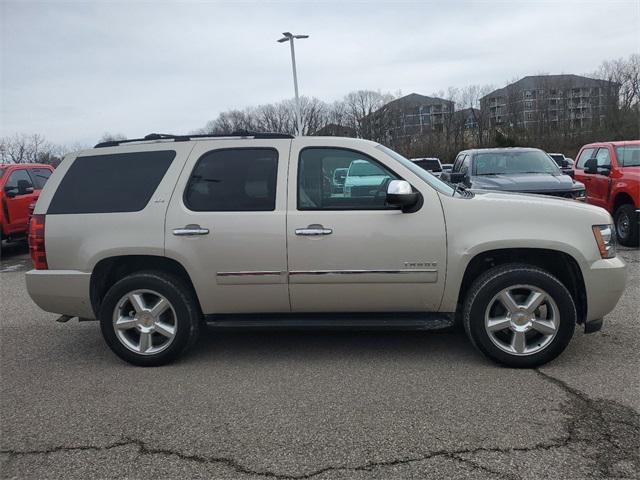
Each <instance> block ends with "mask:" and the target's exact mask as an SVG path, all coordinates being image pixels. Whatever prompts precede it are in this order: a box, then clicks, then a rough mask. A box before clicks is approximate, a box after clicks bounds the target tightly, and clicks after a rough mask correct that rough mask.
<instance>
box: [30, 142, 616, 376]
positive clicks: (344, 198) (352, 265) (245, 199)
mask: <svg viewBox="0 0 640 480" xmlns="http://www.w3.org/2000/svg"><path fill="white" fill-rule="evenodd" d="M354 165H357V166H358V171H361V172H364V173H362V174H361V175H360V176H359V177H358V179H357V182H356V181H354V182H351V183H350V184H349V185H348V187H349V188H346V187H345V188H343V189H336V188H335V185H333V183H334V181H333V179H335V178H336V175H338V174H340V173H341V172H344V171H345V170H344V169H350V168H351V169H354V168H355V167H354ZM338 169H341V171H340V172H338V173H337V174H336V173H335V172H336V170H338ZM34 213H35V214H34V216H33V218H32V221H31V223H32V224H31V233H30V240H31V249H32V256H33V259H34V265H35V269H34V270H31V271H30V272H28V273H27V286H28V290H29V293H30V295H31V297H32V298H33V299H34V301H35V302H36V303H37V304H38V305H39V306H40V307H42V308H43V309H44V310H47V311H49V312H56V313H59V314H62V317H61V318H60V320H61V321H64V320H68V319H69V318H70V317H76V316H77V317H80V318H86V319H94V318H97V319H99V320H100V324H101V328H102V333H103V335H104V338H105V340H106V341H107V343H108V345H109V346H110V347H111V349H112V350H113V351H114V352H115V353H116V354H117V355H119V356H120V357H122V358H123V359H125V360H127V361H128V362H131V363H134V364H137V365H160V364H164V363H167V362H169V361H171V360H173V359H175V358H176V357H178V356H179V355H180V354H182V353H183V352H184V351H185V349H186V348H187V347H188V346H190V345H192V344H193V343H194V341H195V340H196V338H197V336H198V332H199V331H200V329H201V327H202V325H203V324H204V322H205V321H206V322H207V323H210V324H213V325H216V326H218V327H225V326H236V327H237V326H261V327H267V326H288V325H296V326H298V327H299V326H310V327H317V326H323V327H327V326H329V327H354V326H359V327H367V328H369V327H372V328H375V327H391V328H417V329H430V328H442V327H446V326H450V325H452V324H453V323H454V322H455V320H456V319H460V321H461V322H462V323H463V324H464V326H465V328H466V331H467V333H468V335H469V337H470V339H471V341H472V342H473V344H474V345H475V346H476V347H477V348H478V349H479V350H480V351H482V352H483V353H484V354H486V355H487V356H489V357H491V358H492V359H494V360H496V361H498V362H501V363H504V364H507V365H511V366H514V367H532V366H536V365H540V364H542V363H545V362H547V361H549V360H551V359H553V358H554V357H556V356H557V355H558V354H560V353H561V352H562V351H563V350H564V348H565V347H566V346H567V344H568V342H569V340H570V339H571V336H572V334H573V332H574V329H575V326H576V324H579V325H582V326H583V328H584V329H585V331H587V332H592V331H596V330H598V329H600V327H601V324H602V318H603V316H604V315H606V314H607V313H609V312H610V311H611V310H612V309H613V308H614V306H615V305H616V302H617V301H618V299H619V297H620V295H621V294H622V291H623V289H624V284H625V277H626V267H625V264H624V262H623V261H622V260H621V259H620V258H618V257H616V250H615V238H614V234H613V231H612V228H611V223H612V221H611V217H610V215H609V214H608V213H607V212H606V211H605V210H603V209H601V208H597V207H593V206H590V205H585V204H583V203H580V202H574V201H571V200H565V199H556V198H546V197H541V196H528V195H518V194H507V193H497V192H477V193H473V192H470V191H466V190H463V189H460V188H459V187H457V188H455V189H454V188H453V187H451V186H450V185H448V184H446V183H444V182H442V181H440V180H439V179H437V178H436V177H434V176H433V175H431V174H430V173H428V172H426V171H425V170H423V169H422V168H420V167H419V166H417V165H415V164H414V163H413V162H411V161H409V160H407V159H405V158H404V157H402V156H400V155H399V154H397V153H395V152H393V151H392V150H389V149H388V148H386V147H384V146H382V145H379V144H377V143H374V142H370V141H366V140H358V139H351V138H336V137H297V138H293V137H290V136H287V135H279V134H249V133H247V132H244V133H242V134H238V135H235V136H227V137H215V136H170V135H150V136H147V137H145V139H140V140H129V141H121V142H108V143H103V144H99V145H96V148H94V149H92V150H87V151H82V152H79V153H77V154H73V155H70V156H68V157H67V158H65V160H64V161H63V162H62V164H61V165H60V167H59V168H58V169H57V170H56V171H55V173H54V174H53V175H52V176H51V179H50V180H49V182H48V183H47V185H46V187H45V189H44V190H43V192H42V194H41V196H40V199H39V201H38V204H37V205H36V208H35V212H34Z"/></svg>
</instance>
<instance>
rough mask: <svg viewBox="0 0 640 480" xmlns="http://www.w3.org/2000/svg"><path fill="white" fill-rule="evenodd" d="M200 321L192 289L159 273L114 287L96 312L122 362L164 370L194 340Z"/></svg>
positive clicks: (130, 278)
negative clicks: (164, 366) (162, 368)
mask: <svg viewBox="0 0 640 480" xmlns="http://www.w3.org/2000/svg"><path fill="white" fill-rule="evenodd" d="M200 324H201V318H200V313H199V308H198V305H197V302H196V299H195V296H194V294H193V293H192V292H191V289H190V288H188V287H187V286H186V285H185V284H184V282H183V281H182V280H181V279H179V278H177V277H174V276H172V275H168V274H165V273H162V272H141V273H135V274H133V275H129V276H127V277H125V278H123V279H122V280H120V281H118V282H117V283H115V284H114V285H113V286H112V287H111V288H110V289H109V291H108V292H107V294H106V295H105V297H104V299H103V301H102V305H101V307H100V327H101V330H102V335H103V337H104V339H105V341H106V342H107V344H108V345H109V347H110V348H111V350H113V351H114V353H116V355H118V356H119V357H120V358H122V359H123V360H125V361H127V362H129V363H132V364H134V365H140V366H157V365H164V364H166V363H169V362H171V361H173V360H175V359H176V358H177V357H179V356H180V355H181V354H182V353H183V352H184V351H185V350H186V349H187V348H188V347H190V346H191V345H192V344H193V343H195V341H196V340H197V337H198V333H199V329H200Z"/></svg>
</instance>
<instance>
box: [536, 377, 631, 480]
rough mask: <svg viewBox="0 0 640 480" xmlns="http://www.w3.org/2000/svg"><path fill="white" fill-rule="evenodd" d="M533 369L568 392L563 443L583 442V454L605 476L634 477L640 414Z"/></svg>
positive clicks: (564, 410) (564, 411)
mask: <svg viewBox="0 0 640 480" xmlns="http://www.w3.org/2000/svg"><path fill="white" fill-rule="evenodd" d="M535 372H536V373H537V374H538V375H539V376H540V377H541V378H543V379H544V380H545V381H547V382H550V383H552V384H553V385H555V386H557V387H558V388H560V389H561V390H562V391H563V392H564V393H565V394H566V395H567V401H566V402H565V404H564V406H563V410H562V411H563V413H564V414H565V415H567V419H566V420H565V430H566V439H565V442H566V444H567V445H569V444H574V443H581V444H583V447H584V448H583V449H582V452H581V453H582V455H583V456H585V457H586V458H590V459H591V460H593V461H594V463H595V466H596V468H597V470H598V472H599V473H600V475H602V476H604V477H617V478H635V475H636V473H637V472H638V471H640V415H639V414H638V413H637V412H636V411H635V410H633V409H632V408H630V407H627V406H626V405H622V404H621V403H618V402H615V401H613V400H606V399H593V398H590V397H589V396H588V395H586V394H585V393H584V392H582V391H580V390H578V389H577V388H574V387H572V386H570V385H569V384H567V383H566V382H565V381H563V380H561V379H559V378H557V377H554V376H552V375H550V374H548V373H545V372H543V371H541V370H540V369H535Z"/></svg>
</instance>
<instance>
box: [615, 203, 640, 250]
mask: <svg viewBox="0 0 640 480" xmlns="http://www.w3.org/2000/svg"><path fill="white" fill-rule="evenodd" d="M635 210H636V209H635V207H634V206H633V205H632V204H630V203H627V204H625V205H620V206H619V207H618V209H617V210H616V211H615V212H614V221H615V224H616V236H617V237H618V241H619V242H620V244H621V245H624V246H625V247H637V246H639V244H640V242H639V241H638V240H639V237H640V234H639V233H638V230H640V225H639V222H638V219H637V218H636V212H635ZM623 224H626V225H627V226H626V228H625V227H624V226H623Z"/></svg>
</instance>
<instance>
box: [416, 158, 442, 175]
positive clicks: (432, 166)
mask: <svg viewBox="0 0 640 480" xmlns="http://www.w3.org/2000/svg"><path fill="white" fill-rule="evenodd" d="M415 163H416V165H418V166H419V167H422V168H424V169H425V170H430V171H432V172H441V171H442V167H441V166H440V162H439V161H438V160H429V159H424V160H417V161H416V162H415Z"/></svg>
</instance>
